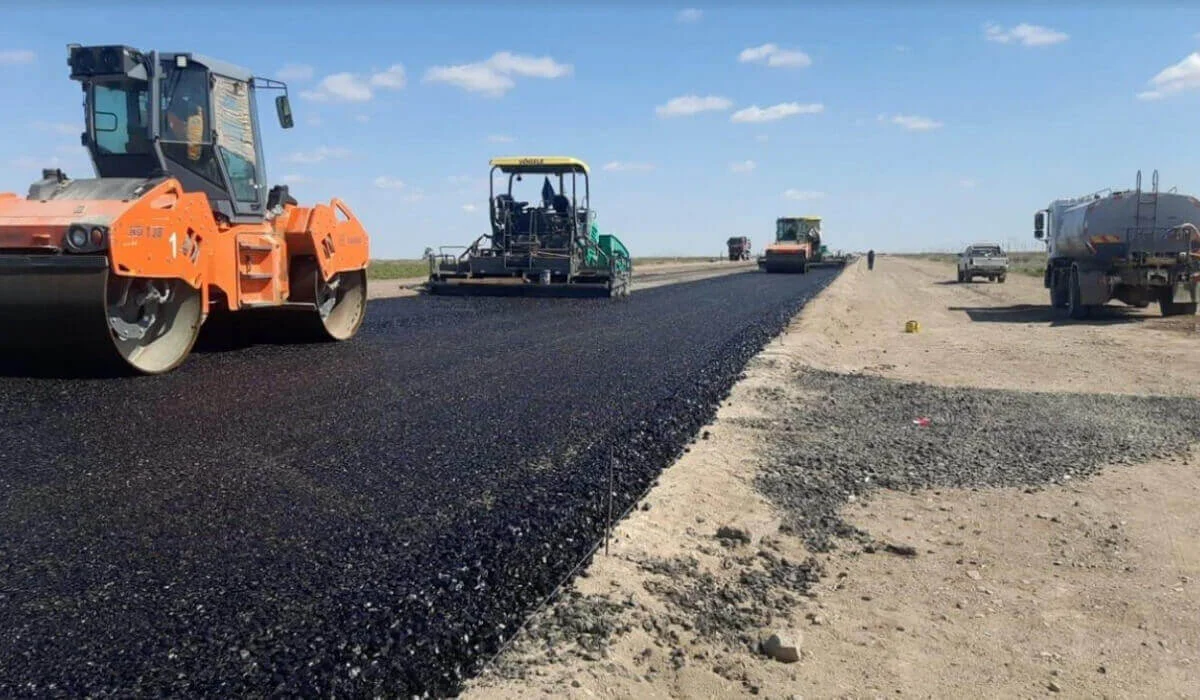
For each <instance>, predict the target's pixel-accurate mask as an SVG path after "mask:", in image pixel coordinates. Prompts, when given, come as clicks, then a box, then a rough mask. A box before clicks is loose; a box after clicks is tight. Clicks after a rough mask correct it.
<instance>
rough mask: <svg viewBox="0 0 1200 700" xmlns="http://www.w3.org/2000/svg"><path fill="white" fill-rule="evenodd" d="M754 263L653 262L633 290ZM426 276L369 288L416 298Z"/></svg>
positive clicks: (374, 295) (376, 293)
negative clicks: (417, 288) (418, 287)
mask: <svg viewBox="0 0 1200 700" xmlns="http://www.w3.org/2000/svg"><path fill="white" fill-rule="evenodd" d="M755 266H756V264H755V263H754V261H747V262H743V261H729V260H718V261H716V262H694V263H650V264H647V265H638V266H637V267H636V268H635V269H634V271H633V291H635V292H636V291H639V290H643V289H653V288H655V287H661V286H662V285H664V284H678V283H680V282H694V281H697V280H702V279H708V278H710V277H718V276H720V275H731V274H734V273H736V272H746V271H748V270H753V269H754V268H755ZM426 279H427V278H425V277H410V278H406V279H394V280H374V281H372V282H371V283H370V285H369V286H368V288H367V296H368V298H370V299H389V298H393V297H411V296H416V295H417V294H419V293H420V292H418V291H417V290H416V289H415V288H416V287H417V286H419V285H422V284H424V283H425V281H426Z"/></svg>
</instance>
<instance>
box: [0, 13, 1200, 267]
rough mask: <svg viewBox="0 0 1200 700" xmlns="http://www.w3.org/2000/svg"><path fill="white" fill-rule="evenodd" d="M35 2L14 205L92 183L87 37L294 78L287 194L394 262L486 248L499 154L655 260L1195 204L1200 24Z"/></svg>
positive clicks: (18, 123)
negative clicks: (50, 184)
mask: <svg viewBox="0 0 1200 700" xmlns="http://www.w3.org/2000/svg"><path fill="white" fill-rule="evenodd" d="M36 7H40V8H42V9H35V6H33V5H32V4H20V5H17V4H13V5H11V6H8V7H6V8H5V9H4V22H3V23H2V24H0V90H2V91H3V94H4V95H5V99H4V101H3V103H4V105H5V109H3V110H0V133H3V134H5V135H6V136H5V137H4V138H3V140H0V191H16V192H19V193H24V191H25V189H26V188H27V187H28V184H29V182H30V181H31V180H33V179H35V178H36V176H37V173H38V170H39V168H41V167H43V166H52V165H57V166H59V167H63V168H64V169H65V170H67V172H68V174H70V175H72V176H75V177H83V176H86V175H89V174H90V166H89V165H88V164H87V161H86V159H85V158H84V157H83V155H84V154H83V152H82V149H81V148H80V147H79V146H78V132H79V130H80V128H79V124H80V123H81V120H82V118H81V108H80V105H81V96H80V93H79V88H78V86H77V84H75V83H72V82H71V81H69V80H68V78H67V75H68V71H67V66H66V63H65V61H66V48H65V47H66V44H68V43H72V42H78V43H83V44H99V43H125V44H129V45H132V46H136V47H138V48H141V49H146V50H149V49H160V50H166V51H188V50H190V51H195V52H197V53H202V54H205V55H209V56H214V57H218V58H223V59H225V60H227V61H229V62H232V63H236V64H239V65H242V66H244V67H246V68H249V69H250V70H252V71H254V72H255V73H257V74H259V75H264V76H268V77H278V76H279V75H280V74H281V72H282V74H283V75H284V76H285V77H286V79H287V82H288V84H289V87H290V92H291V96H292V103H293V109H294V111H295V114H296V122H297V125H296V128H295V129H292V130H290V131H286V132H285V131H282V130H280V129H278V128H277V127H276V126H275V125H274V122H273V121H272V120H271V119H270V118H269V115H268V119H265V120H264V122H265V124H266V130H265V140H266V144H265V145H266V148H267V151H268V155H267V157H268V161H267V162H268V176H269V178H270V179H271V181H272V182H273V183H274V182H279V181H287V182H289V183H290V184H291V187H292V192H293V194H295V195H296V196H297V197H298V198H299V199H300V200H301V201H302V202H304V201H313V200H326V199H328V198H329V197H331V196H339V197H342V198H343V199H345V200H346V201H347V203H348V204H349V205H350V206H351V207H352V208H353V209H354V210H355V212H356V213H357V214H358V215H359V217H360V218H361V219H362V220H363V221H364V223H365V224H366V225H367V228H368V231H369V233H370V234H371V236H372V253H373V254H374V255H375V256H376V257H412V256H417V255H420V253H421V251H422V250H423V249H424V248H425V247H426V246H435V247H436V246H437V245H461V244H465V243H467V242H469V241H470V240H471V239H473V238H474V237H475V236H477V235H478V234H479V233H481V232H483V231H484V230H486V226H487V222H486V210H487V209H486V206H487V202H486V197H487V171H488V169H487V161H488V159H489V158H490V157H494V156H499V155H528V154H561V155H574V156H577V157H580V158H582V159H584V160H586V161H587V162H588V163H589V164H590V165H591V166H592V169H593V173H592V205H593V207H594V208H595V209H596V210H597V211H598V212H599V220H600V223H601V226H602V227H603V228H604V229H606V230H608V231H611V232H614V233H617V234H618V235H619V236H621V238H622V239H623V240H624V241H625V242H626V245H627V246H628V247H629V248H630V250H631V251H632V252H633V253H634V254H635V255H668V254H715V253H717V252H719V251H720V250H721V249H722V247H723V244H724V240H725V239H726V238H727V237H728V236H730V235H748V236H750V237H751V238H752V239H753V241H754V243H755V247H756V248H758V247H761V245H762V244H763V243H765V242H766V241H767V240H768V239H769V238H770V237H771V235H772V232H773V226H774V224H773V222H774V219H775V217H777V216H780V215H784V214H789V213H793V214H807V213H815V214H819V215H822V216H823V217H825V227H824V229H825V235H826V238H827V239H828V242H829V243H830V245H831V246H832V247H835V248H847V249H866V248H868V247H874V248H875V249H877V250H934V249H952V248H956V247H959V246H960V245H962V244H965V243H966V242H969V241H971V240H976V239H993V240H999V241H1001V242H1004V243H1006V244H1007V243H1009V242H1011V243H1016V244H1020V245H1022V246H1032V244H1033V241H1032V237H1031V233H1030V228H1031V219H1032V213H1033V211H1034V210H1035V209H1037V208H1039V207H1042V206H1044V205H1045V204H1046V203H1047V202H1048V201H1049V200H1051V199H1053V198H1056V197H1060V196H1071V195H1077V194H1083V193H1085V192H1089V191H1092V190H1097V189H1100V188H1103V187H1107V186H1115V185H1122V186H1132V184H1133V179H1134V173H1135V171H1136V170H1137V169H1139V168H1141V169H1143V170H1146V171H1147V181H1148V177H1149V171H1150V170H1152V169H1155V168H1157V169H1158V170H1159V171H1160V172H1161V177H1162V183H1163V186H1164V187H1170V186H1178V187H1179V189H1180V190H1181V191H1184V192H1191V193H1200V162H1198V161H1197V159H1196V153H1197V145H1198V143H1200V139H1198V138H1197V135H1196V134H1197V124H1198V121H1200V120H1198V119H1197V115H1198V114H1200V54H1196V53H1194V52H1196V51H1200V38H1198V34H1197V32H1200V10H1175V9H1169V8H1166V7H1156V6H1138V5H1135V4H1134V3H1132V2H1131V3H1129V4H1128V5H1126V6H1124V7H1122V6H1120V5H1117V4H1115V3H1111V4H1105V5H1102V6H1101V7H1100V8H1099V9H1095V8H1092V9H1089V8H1087V7H1085V6H1083V5H1072V4H1062V5H1053V4H1042V5H1035V4H1028V3H1009V4H995V5H988V4H985V3H968V4H965V5H963V6H955V5H951V4H950V3H929V4H924V5H920V4H917V5H910V6H908V7H906V8H903V9H896V8H890V7H888V6H887V5H886V4H882V3H878V4H877V3H866V2H855V1H854V0H848V1H847V2H844V3H840V4H833V3H819V4H815V5H810V6H804V7H800V6H796V5H785V4H783V3H759V4H757V5H753V6H752V7H749V8H742V7H738V6H736V5H733V4H728V5H694V6H693V7H692V9H690V10H688V9H687V7H686V6H684V5H666V4H662V5H656V6H651V4H650V3H646V4H644V5H639V4H634V3H615V4H604V5H602V4H600V3H596V4H588V3H584V2H569V3H561V4H558V5H551V4H543V3H503V2H496V3H492V4H466V3H454V2H450V3H443V4H441V5H436V4H434V3H431V2H430V3H425V2H413V3H402V4H395V5H393V4H384V3H382V2H380V3H367V2H359V3H349V4H346V5H343V6H340V7H336V8H335V7H333V6H332V5H330V4H329V3H321V4H316V3H307V2H294V3H284V2H261V3H253V4H251V3H239V4H233V3H226V2H223V0H218V1H217V2H209V3H204V4H201V5H189V4H186V3H184V4H179V3H176V4H171V5H169V6H168V9H161V10H160V9H156V6H154V5H147V4H144V3H143V4H137V5H122V4H121V3H117V2H111V3H87V4H82V3H67V2H60V3H55V2H49V3H45V4H42V5H39V6H36ZM47 8H48V9H47ZM218 20H219V21H221V22H225V23H227V24H228V25H230V26H232V25H233V24H235V23H236V24H238V25H240V26H243V27H246V28H248V29H247V31H245V32H237V31H234V30H233V29H222V30H221V31H211V30H209V29H208V27H210V26H212V24H213V22H214V21H218ZM331 76H332V77H331ZM1156 79H1157V82H1154V81H1155V80H1156ZM679 98H684V99H679ZM756 108H757V109H756Z"/></svg>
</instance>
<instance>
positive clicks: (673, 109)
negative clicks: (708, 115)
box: [654, 95, 733, 117]
mask: <svg viewBox="0 0 1200 700" xmlns="http://www.w3.org/2000/svg"><path fill="white" fill-rule="evenodd" d="M732 106H733V100H730V99H728V98H726V97H718V96H716V95H708V96H706V97H700V96H699V95H684V96H683V97H675V98H672V99H670V100H667V103H666V104H663V105H659V106H657V107H655V108H654V113H655V114H657V115H658V116H660V117H690V116H691V115H693V114H699V113H700V112H723V111H725V110H727V109H729V108H730V107H732Z"/></svg>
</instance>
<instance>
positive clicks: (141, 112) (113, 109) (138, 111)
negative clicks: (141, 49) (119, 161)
mask: <svg viewBox="0 0 1200 700" xmlns="http://www.w3.org/2000/svg"><path fill="white" fill-rule="evenodd" d="M146 88H147V86H146V83H144V82H132V81H124V82H116V83H99V84H97V85H96V86H95V87H94V88H93V89H92V99H91V105H90V106H91V112H92V114H91V118H92V129H93V132H94V134H95V137H94V140H95V143H96V148H97V150H98V151H99V153H100V155H130V154H139V155H140V154H147V153H150V133H149V129H148V127H149V119H148V117H147V112H148V109H147V108H148V106H149V98H148V97H147V89H146Z"/></svg>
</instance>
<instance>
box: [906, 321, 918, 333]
mask: <svg viewBox="0 0 1200 700" xmlns="http://www.w3.org/2000/svg"><path fill="white" fill-rule="evenodd" d="M920 330H921V324H919V323H917V322H916V321H905V322H904V332H905V333H916V332H918V331H920Z"/></svg>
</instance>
